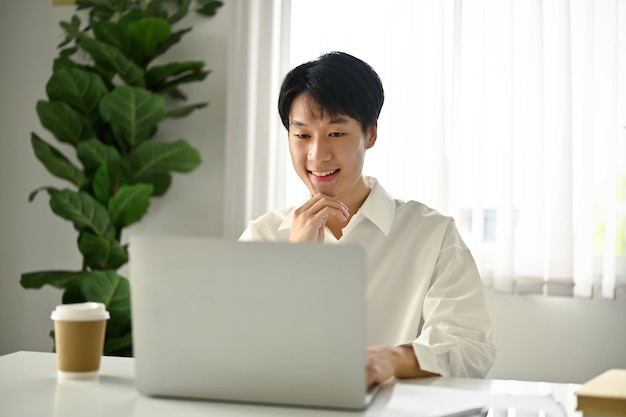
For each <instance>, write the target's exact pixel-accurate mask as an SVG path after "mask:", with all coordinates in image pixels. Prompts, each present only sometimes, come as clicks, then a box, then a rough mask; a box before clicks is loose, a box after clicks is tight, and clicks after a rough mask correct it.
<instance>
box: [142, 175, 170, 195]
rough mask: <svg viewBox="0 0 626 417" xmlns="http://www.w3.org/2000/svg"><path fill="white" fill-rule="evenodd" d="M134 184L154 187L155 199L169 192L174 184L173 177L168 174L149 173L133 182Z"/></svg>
mask: <svg viewBox="0 0 626 417" xmlns="http://www.w3.org/2000/svg"><path fill="white" fill-rule="evenodd" d="M133 182H134V183H138V184H141V183H145V184H150V185H152V186H153V187H154V191H153V192H152V196H153V197H160V196H162V195H163V194H165V193H166V192H167V190H168V189H169V188H170V185H171V184H172V176H171V175H170V174H168V173H167V172H149V173H145V174H143V175H142V176H141V177H140V178H136V179H135V180H133Z"/></svg>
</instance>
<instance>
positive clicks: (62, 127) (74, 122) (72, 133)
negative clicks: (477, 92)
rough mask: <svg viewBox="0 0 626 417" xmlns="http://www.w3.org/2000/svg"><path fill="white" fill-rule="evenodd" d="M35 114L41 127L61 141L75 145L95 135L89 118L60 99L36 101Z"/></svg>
mask: <svg viewBox="0 0 626 417" xmlns="http://www.w3.org/2000/svg"><path fill="white" fill-rule="evenodd" d="M37 114H38V115H39V120H40V121H41V124H42V125H43V127H45V128H46V129H48V130H49V131H50V132H51V133H52V134H53V135H54V137H56V138H57V139H58V140H59V141H61V142H65V143H69V144H72V145H76V144H78V143H79V142H80V141H83V140H87V139H91V138H94V137H95V133H94V131H93V129H92V128H91V123H90V122H89V119H87V118H86V117H85V116H83V115H82V114H79V113H78V112H77V111H76V110H74V109H72V108H71V107H70V106H69V105H68V104H67V103H64V102H62V101H52V102H48V101H43V100H40V101H38V102H37Z"/></svg>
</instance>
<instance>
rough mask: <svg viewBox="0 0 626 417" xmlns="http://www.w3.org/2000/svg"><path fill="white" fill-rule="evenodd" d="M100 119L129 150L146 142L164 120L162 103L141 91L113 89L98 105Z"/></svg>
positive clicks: (154, 95) (148, 93)
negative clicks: (108, 125) (107, 124)
mask: <svg viewBox="0 0 626 417" xmlns="http://www.w3.org/2000/svg"><path fill="white" fill-rule="evenodd" d="M100 113H101V114H102V118H103V119H104V120H105V121H107V122H108V123H110V125H111V128H112V129H113V133H114V134H115V137H116V138H117V139H118V140H119V141H121V142H123V143H125V144H126V145H128V146H129V147H130V148H131V149H132V148H134V147H135V146H137V145H139V144H140V143H142V142H144V141H145V140H147V139H149V138H150V137H151V136H152V135H153V134H154V130H155V129H156V127H157V125H158V124H159V123H160V122H161V121H162V120H163V119H165V116H166V114H167V112H166V110H165V100H164V99H163V97H162V96H159V95H157V94H152V93H150V92H149V91H146V90H144V89H141V88H134V87H128V86H122V87H117V88H116V89H115V90H113V91H112V92H111V93H110V94H109V95H107V96H106V97H104V98H103V99H102V101H101V103H100Z"/></svg>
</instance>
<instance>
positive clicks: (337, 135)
mask: <svg viewBox="0 0 626 417" xmlns="http://www.w3.org/2000/svg"><path fill="white" fill-rule="evenodd" d="M375 142H376V125H374V126H372V127H371V128H369V129H368V130H367V132H366V134H364V133H363V130H362V128H361V124H360V123H359V122H358V121H357V120H356V119H353V118H352V117H349V116H346V115H338V116H336V117H332V118H331V116H330V115H328V114H325V113H324V114H322V113H321V111H320V109H319V106H318V105H317V104H316V103H315V102H313V101H312V100H310V99H309V98H308V96H306V95H304V94H301V95H299V96H298V97H296V99H295V100H294V101H293V104H292V105H291V111H290V112H289V151H290V153H291V160H292V162H293V166H294V168H295V170H296V173H297V174H298V176H299V177H300V178H301V179H302V181H304V183H305V184H306V186H307V188H308V189H309V191H310V192H311V194H316V193H324V194H327V195H329V196H331V197H335V198H337V199H339V200H342V201H345V202H346V203H348V202H349V201H351V200H354V199H355V198H359V197H360V194H361V193H362V192H363V187H364V186H365V187H367V186H366V184H365V181H364V179H363V175H362V170H363V162H364V160H365V150H366V149H369V148H371V147H372V146H373V145H374V143H375ZM366 189H367V190H369V189H368V188H366Z"/></svg>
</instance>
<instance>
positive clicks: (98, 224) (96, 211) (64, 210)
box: [50, 190, 116, 239]
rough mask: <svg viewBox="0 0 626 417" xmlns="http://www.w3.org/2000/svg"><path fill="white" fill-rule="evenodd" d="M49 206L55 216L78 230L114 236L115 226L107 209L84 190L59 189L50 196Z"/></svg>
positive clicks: (103, 235)
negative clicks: (67, 221) (68, 222)
mask: <svg viewBox="0 0 626 417" xmlns="http://www.w3.org/2000/svg"><path fill="white" fill-rule="evenodd" d="M50 208H51V209H52V211H53V212H54V214H56V215H57V216H60V217H63V218H64V219H66V220H69V221H71V222H72V223H74V227H75V228H76V230H78V231H90V232H92V233H93V234H95V235H96V236H99V237H102V238H107V239H114V238H115V235H116V233H115V228H114V227H113V223H111V219H110V217H109V213H108V211H107V209H106V208H105V207H104V206H103V205H102V204H100V203H98V202H97V201H96V200H95V199H94V198H93V197H92V196H90V195H89V194H87V193H86V192H84V191H80V192H76V191H71V190H61V191H59V192H58V193H55V194H53V195H52V196H51V197H50Z"/></svg>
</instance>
